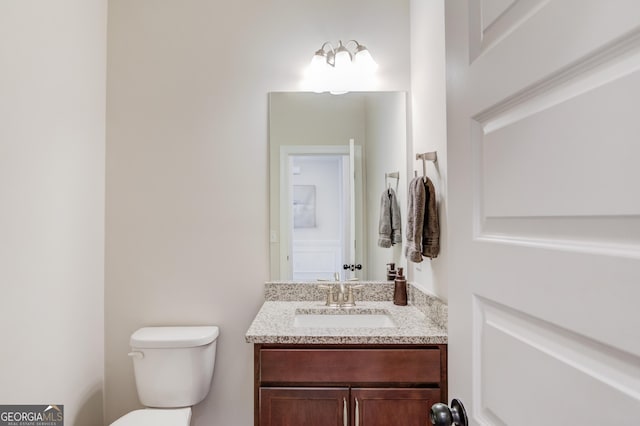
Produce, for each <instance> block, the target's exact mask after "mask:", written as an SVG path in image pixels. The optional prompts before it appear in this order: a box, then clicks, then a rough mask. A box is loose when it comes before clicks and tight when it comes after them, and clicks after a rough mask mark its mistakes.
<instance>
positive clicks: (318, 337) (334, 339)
mask: <svg viewBox="0 0 640 426" xmlns="http://www.w3.org/2000/svg"><path fill="white" fill-rule="evenodd" d="M268 299H269V298H267V301H265V302H264V304H263V305H262V308H261V309H260V311H259V312H258V314H257V315H256V317H255V318H254V320H253V323H252V324H251V326H250V327H249V330H248V331H247V333H246V335H245V338H246V341H247V342H248V343H284V344H446V343H447V329H446V322H445V323H444V324H443V323H442V321H434V319H432V318H430V316H428V315H425V313H424V312H423V309H420V307H419V306H418V305H414V304H412V303H410V304H409V305H407V306H396V305H394V304H393V303H392V302H390V301H379V300H378V301H374V300H364V301H360V302H357V306H355V307H354V308H328V307H326V306H325V304H324V302H322V301H300V300H294V301H292V300H288V301H281V300H268ZM445 306H446V305H445ZM444 312H445V314H446V309H445V311H444ZM296 313H298V314H299V313H306V314H314V313H322V314H325V315H331V314H334V313H335V314H364V313H371V314H375V313H385V314H387V315H388V316H389V317H391V319H392V321H393V322H394V323H395V325H396V326H395V327H384V328H315V327H313V328H311V327H295V326H294V317H295V316H296ZM435 319H436V320H437V319H438V318H435ZM445 321H446V318H445Z"/></svg>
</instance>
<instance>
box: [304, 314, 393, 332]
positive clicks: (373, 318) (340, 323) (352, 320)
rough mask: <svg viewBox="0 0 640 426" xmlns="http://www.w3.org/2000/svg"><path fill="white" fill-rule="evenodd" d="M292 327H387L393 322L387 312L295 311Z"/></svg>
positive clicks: (391, 325)
mask: <svg viewBox="0 0 640 426" xmlns="http://www.w3.org/2000/svg"><path fill="white" fill-rule="evenodd" d="M293 326H294V327H306V328H389V327H395V326H396V325H395V323H394V322H393V320H392V319H391V317H390V316H389V315H387V314H379V313H375V314H360V313H354V314H307V313H296V316H295V317H294V319H293Z"/></svg>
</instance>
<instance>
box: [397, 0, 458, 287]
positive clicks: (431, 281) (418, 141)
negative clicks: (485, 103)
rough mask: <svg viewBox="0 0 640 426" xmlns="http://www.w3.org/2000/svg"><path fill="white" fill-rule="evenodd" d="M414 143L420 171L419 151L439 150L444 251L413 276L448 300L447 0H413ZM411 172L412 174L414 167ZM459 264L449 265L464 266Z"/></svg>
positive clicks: (430, 169) (433, 171)
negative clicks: (445, 10)
mask: <svg viewBox="0 0 640 426" xmlns="http://www.w3.org/2000/svg"><path fill="white" fill-rule="evenodd" d="M411 91H412V104H411V108H412V114H411V115H412V118H411V121H412V125H411V127H412V130H413V134H412V141H413V149H412V150H410V156H409V157H410V158H409V163H410V164H412V165H413V169H414V170H417V171H418V174H422V163H421V162H418V161H415V154H416V153H423V152H430V151H438V162H437V164H435V166H434V165H433V164H432V163H427V175H428V176H429V178H430V179H431V180H432V181H433V183H434V186H435V188H436V191H437V193H438V204H439V206H438V209H439V213H440V254H439V256H438V257H437V258H436V259H433V260H429V259H425V260H424V261H423V262H422V263H419V264H413V266H410V267H409V271H408V273H409V279H410V280H412V281H415V282H416V283H417V284H418V285H419V286H420V287H422V288H423V289H424V290H427V291H430V292H432V293H434V294H436V295H438V296H440V297H441V298H443V299H444V300H447V296H448V287H447V286H448V279H447V267H448V266H449V265H448V241H447V240H448V238H447V235H448V228H447V143H446V142H447V123H446V74H445V44H444V0H411ZM410 173H411V175H412V174H413V172H412V171H411V170H410ZM460 266H461V265H451V267H460Z"/></svg>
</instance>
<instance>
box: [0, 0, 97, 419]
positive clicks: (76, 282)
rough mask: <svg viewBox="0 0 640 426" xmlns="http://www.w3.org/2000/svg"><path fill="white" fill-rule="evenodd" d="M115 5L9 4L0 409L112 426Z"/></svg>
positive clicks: (1, 149) (1, 140)
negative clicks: (48, 407) (56, 411)
mask: <svg viewBox="0 0 640 426" xmlns="http://www.w3.org/2000/svg"><path fill="white" fill-rule="evenodd" d="M106 19H107V2H106V0H59V1H56V2H48V1H35V0H23V1H3V2H0V200H2V208H0V236H1V237H0V238H1V240H2V242H1V243H0V285H1V286H2V296H1V297H0V324H1V325H0V339H1V340H2V350H1V351H0V402H1V403H2V404H12V403H13V404H18V403H19V404H64V409H65V415H66V418H65V420H66V421H65V424H67V425H99V424H101V423H102V386H103V371H104V358H103V349H104V345H103V338H104V334H103V327H104V321H103V318H104V317H103V312H104V311H103V306H104V275H103V274H104V260H103V259H104V160H105V153H104V148H105V94H106V89H105V83H106V76H105V74H106V24H107V22H106Z"/></svg>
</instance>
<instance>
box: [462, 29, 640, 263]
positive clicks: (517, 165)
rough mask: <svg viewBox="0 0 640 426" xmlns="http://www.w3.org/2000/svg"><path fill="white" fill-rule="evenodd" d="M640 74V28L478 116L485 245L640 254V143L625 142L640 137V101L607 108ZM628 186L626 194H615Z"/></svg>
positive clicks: (475, 131) (477, 207)
mask: <svg viewBox="0 0 640 426" xmlns="http://www.w3.org/2000/svg"><path fill="white" fill-rule="evenodd" d="M639 70H640V27H638V28H636V29H635V30H633V31H631V32H628V33H627V34H625V35H624V36H622V37H619V38H618V39H616V40H614V41H612V42H610V43H607V44H606V45H605V46H602V47H600V48H598V49H596V50H594V51H593V52H592V53H590V54H589V55H586V56H584V57H582V58H581V59H580V60H578V61H575V62H574V63H572V64H570V65H569V66H567V67H565V68H563V69H561V70H559V71H558V72H556V73H553V74H552V75H549V76H548V77H547V78H545V79H543V80H542V81H539V82H537V83H535V84H533V85H531V86H529V87H527V88H525V89H523V90H521V91H519V92H518V93H516V94H514V95H511V96H509V97H507V98H505V99H504V100H502V101H500V102H498V103H496V104H494V105H493V106H491V107H489V108H486V109H485V110H483V111H482V112H480V113H479V114H476V115H475V116H474V117H473V120H472V123H471V129H472V137H471V139H472V161H473V172H472V173H473V175H474V235H475V238H476V239H478V240H483V241H494V242H501V243H507V244H518V245H527V246H535V247H545V248H555V249H560V250H571V251H578V252H583V253H584V252H586V253H599V254H605V255H613V256H623V257H634V258H638V257H640V200H639V199H638V198H637V197H636V196H634V195H633V191H632V189H633V185H632V184H631V182H636V181H640V171H636V172H630V171H631V170H638V169H637V167H635V164H634V163H635V162H636V159H637V157H640V147H637V146H636V147H635V148H629V146H630V144H629V141H628V140H626V139H625V138H624V137H622V136H620V135H626V137H627V138H628V137H629V135H637V134H640V121H639V120H634V119H631V118H630V117H629V114H634V113H635V112H634V111H637V110H638V109H640V108H639V107H640V105H638V100H637V99H634V98H633V96H631V95H629V96H628V99H629V101H628V102H627V103H624V104H620V103H615V102H608V100H609V99H617V98H619V97H620V96H621V94H622V95H624V91H625V88H626V87H628V86H633V85H634V84H640V83H639V82H638V81H639V80H640V73H639V72H638V71H639ZM558 123H561V124H558ZM600 128H607V129H615V131H613V132H610V133H607V134H601V133H599V129H600ZM532 129H550V130H549V131H548V133H545V134H539V131H538V133H535V132H533V131H532ZM551 129H552V130H551ZM576 134H580V136H579V137H577V136H576ZM567 140H574V141H576V140H578V141H580V143H581V146H575V145H569V144H566V143H565V141H567ZM630 149H631V150H633V149H635V151H638V152H635V151H633V152H629V150H630ZM609 164H615V165H616V166H615V167H613V166H611V167H609ZM567 167H569V168H570V169H571V170H572V173H571V176H568V174H566V173H565V172H564V171H565V170H566V169H567ZM558 177H559V178H558ZM587 180H591V181H590V182H589V184H588V185H587V184H585V182H586V181H587ZM538 182H539V184H538ZM621 185H622V186H624V185H626V189H625V191H626V192H629V194H627V196H626V197H620V195H619V194H612V193H610V192H609V191H608V189H609V188H615V187H620V186H621ZM532 188H533V190H532ZM546 188H553V189H554V192H551V193H547V195H548V197H546V196H545V191H546ZM567 197H569V198H572V199H570V200H569V198H567ZM596 197H597V199H598V200H600V201H602V202H599V203H594V202H593V201H592V198H596Z"/></svg>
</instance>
